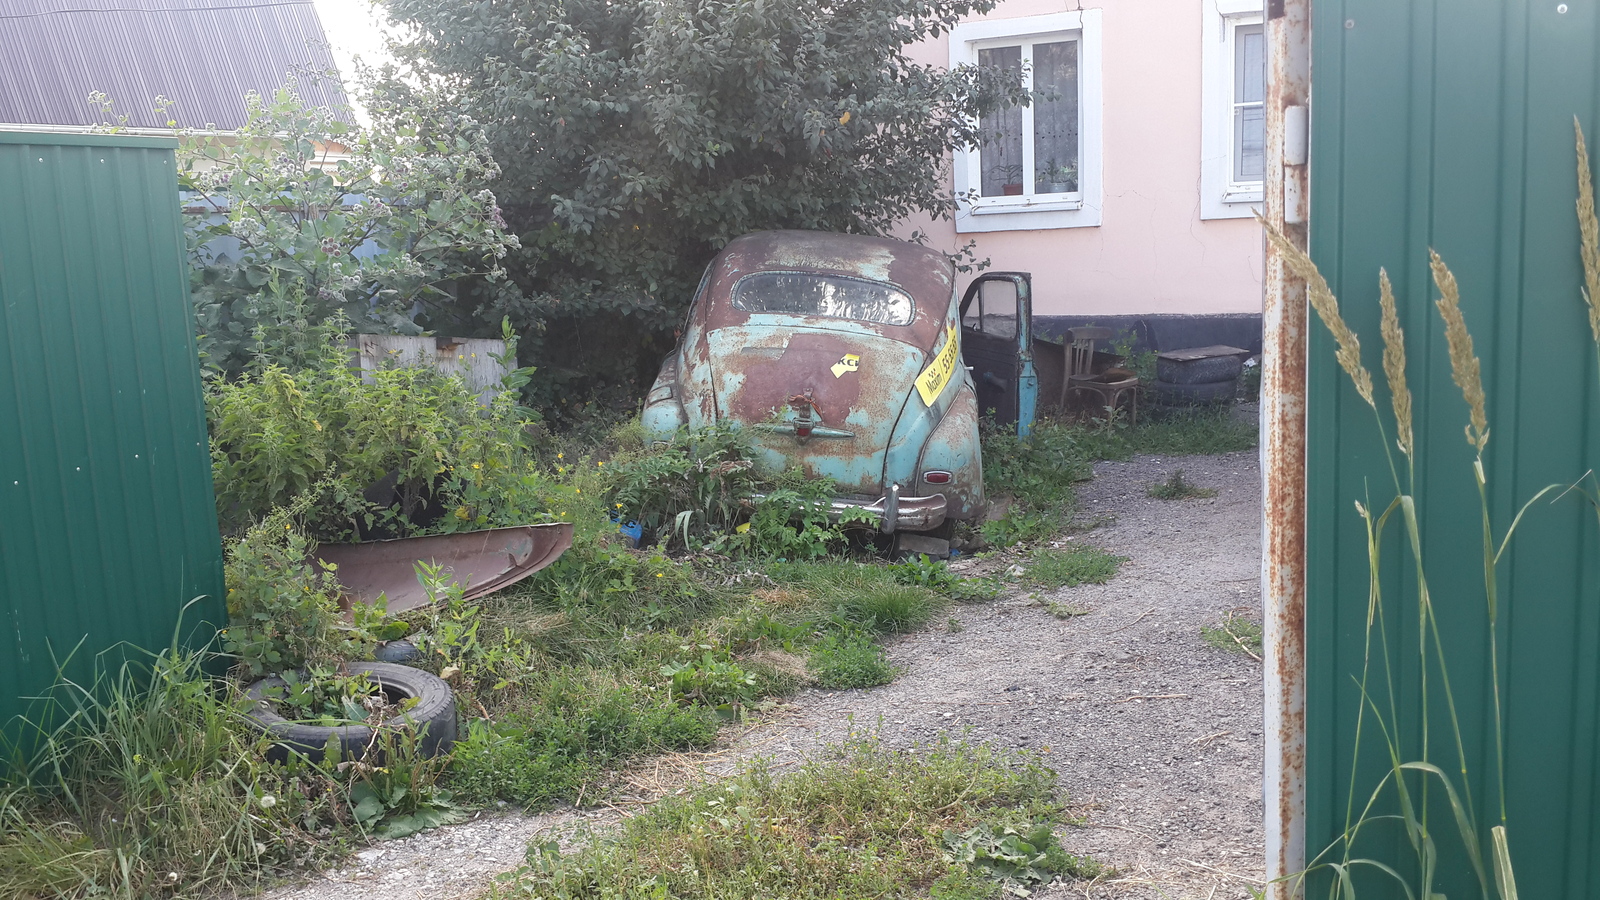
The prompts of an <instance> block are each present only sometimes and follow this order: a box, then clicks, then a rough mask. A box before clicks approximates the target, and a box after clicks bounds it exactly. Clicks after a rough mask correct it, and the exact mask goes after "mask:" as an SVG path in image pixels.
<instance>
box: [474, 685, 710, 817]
mask: <svg viewBox="0 0 1600 900" xmlns="http://www.w3.org/2000/svg"><path fill="white" fill-rule="evenodd" d="M652 688H654V689H652ZM720 724H721V723H720V722H719V721H718V719H717V716H716V714H715V713H714V712H713V711H712V710H710V709H707V708H705V707H703V706H699V707H697V706H681V705H679V704H678V703H675V702H673V701H672V700H671V699H670V698H669V697H668V696H667V693H666V691H665V690H664V689H663V688H662V687H661V686H659V685H641V684H636V683H628V682H625V681H622V680H620V679H618V678H616V677H614V676H612V675H611V674H610V673H606V672H604V671H601V670H594V669H564V670H557V671H555V672H552V673H550V674H547V675H544V676H542V677H540V678H539V679H538V682H537V683H536V684H534V685H531V686H530V687H529V689H528V690H526V691H524V692H523V693H522V694H521V695H520V696H518V697H517V698H516V699H515V700H513V701H512V702H510V703H508V704H506V705H505V706H504V707H503V708H502V709H501V711H500V713H499V715H498V717H497V718H495V719H493V720H482V719H479V720H477V721H474V722H473V723H472V724H471V725H470V726H469V728H468V730H467V734H466V736H465V737H464V738H463V740H462V741H461V742H460V744H458V745H457V747H456V751H455V757H454V759H453V761H452V764H451V770H452V778H451V784H452V786H454V787H455V788H456V790H457V791H459V792H460V793H461V794H462V795H463V798H464V799H466V800H469V801H473V802H478V803H483V802H489V801H493V800H506V801H510V802H515V803H518V804H521V805H523V806H526V807H542V806H546V805H549V804H551V803H554V802H556V801H559V800H566V799H572V798H574V797H576V796H577V794H578V792H579V791H581V790H582V789H583V788H584V787H585V786H586V785H588V784H589V783H591V782H593V781H595V780H596V779H597V778H599V777H600V776H601V775H602V773H603V771H604V769H605V767H606V766H608V765H611V764H613V763H616V762H617V761H619V760H622V759H626V758H628V757H630V756H634V755H636V754H640V753H648V752H661V751H672V750H694V749H703V748H705V747H709V746H710V745H711V744H713V743H714V742H715V741H716V737H717V729H718V727H719V726H720Z"/></svg>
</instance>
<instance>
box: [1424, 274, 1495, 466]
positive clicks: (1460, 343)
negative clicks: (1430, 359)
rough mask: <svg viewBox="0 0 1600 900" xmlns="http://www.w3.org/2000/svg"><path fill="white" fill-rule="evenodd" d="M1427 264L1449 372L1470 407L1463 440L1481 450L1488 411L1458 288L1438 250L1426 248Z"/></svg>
mask: <svg viewBox="0 0 1600 900" xmlns="http://www.w3.org/2000/svg"><path fill="white" fill-rule="evenodd" d="M1428 260H1429V267H1430V268H1431V269H1433V283H1434V284H1436V285H1438V286H1439V299H1438V300H1436V301H1435V302H1434V305H1436V306H1438V307H1439V315H1440V316H1442V317H1443V318H1444V337H1445V340H1446V341H1447V342H1449V344H1450V376H1451V377H1452V378H1454V379H1455V382H1456V387H1459V388H1461V396H1462V397H1463V398H1465V399H1466V401H1467V407H1468V408H1469V409H1470V410H1471V414H1472V417H1471V424H1469V425H1468V426H1467V428H1466V433H1467V443H1469V444H1471V445H1472V446H1473V447H1475V448H1477V451H1478V453H1480V454H1482V453H1483V448H1484V447H1485V446H1486V445H1487V444H1488V443H1489V414H1488V412H1487V410H1486V403H1485V400H1484V396H1483V372H1482V369H1481V367H1480V366H1479V364H1478V357H1477V355H1476V354H1475V353H1474V352H1473V349H1472V334H1471V333H1470V332H1468V331H1467V320H1466V318H1465V317H1464V316H1462V315H1461V288H1460V287H1459V286H1457V285H1456V276H1455V275H1453V274H1451V272H1450V267H1449V266H1446V265H1445V264H1444V260H1443V259H1440V258H1439V254H1438V253H1437V252H1436V251H1434V250H1432V249H1429V250H1428Z"/></svg>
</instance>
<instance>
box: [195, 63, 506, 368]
mask: <svg viewBox="0 0 1600 900" xmlns="http://www.w3.org/2000/svg"><path fill="white" fill-rule="evenodd" d="M365 99H366V103H367V108H368V111H369V112H370V114H371V116H372V118H373V121H374V124H373V125H372V126H370V127H359V126H355V125H352V124H349V123H348V122H347V121H345V119H344V118H342V116H343V115H344V111H341V110H332V109H328V108H323V107H309V106H307V105H305V103H304V102H303V101H302V100H301V98H300V96H299V95H298V94H297V93H296V90H295V85H294V84H293V83H291V84H290V85H288V86H286V87H284V88H281V89H280V90H278V91H277V92H276V93H275V94H274V95H273V96H272V97H271V98H266V97H262V96H260V95H256V94H252V95H250V96H249V97H247V98H246V104H247V107H248V109H249V120H248V122H247V123H246V125H245V126H244V127H243V128H241V129H239V130H238V131H237V132H232V133H227V134H215V133H207V132H190V133H187V134H185V135H184V138H183V141H182V146H181V149H180V153H179V157H180V161H181V167H180V169H181V171H180V173H179V174H180V177H179V184H180V187H181V188H182V189H183V190H185V191H187V192H189V193H188V197H189V199H188V211H189V213H190V214H189V215H188V216H187V217H186V224H187V233H188V240H189V252H190V262H191V273H192V277H191V292H192V297H193V300H194V304H195V316H196V326H197V329H198V332H199V334H200V348H201V351H202V353H203V354H204V355H205V358H206V362H207V364H208V365H209V366H211V367H212V368H214V369H218V370H221V371H223V372H226V373H228V374H238V373H239V372H240V371H242V370H243V369H244V368H245V367H246V365H247V364H248V363H249V362H250V361H251V358H252V356H253V355H255V354H258V353H263V352H265V353H268V354H270V355H272V356H273V357H274V358H273V361H275V362H282V363H288V364H290V365H295V364H298V363H300V362H302V360H300V359H299V358H298V355H297V352H296V348H297V346H298V345H299V344H303V343H306V342H305V341H300V340H298V339H297V335H302V334H304V333H305V332H306V329H307V327H308V325H315V324H317V323H322V322H326V321H329V320H330V319H332V318H333V317H335V316H336V315H337V314H343V317H344V320H345V321H348V322H349V323H351V324H352V325H353V326H354V328H355V329H356V330H358V331H367V332H394V333H401V334H417V333H419V332H420V331H421V330H422V329H423V327H424V326H430V325H438V324H439V323H440V322H441V321H447V320H448V317H449V316H450V315H451V314H453V313H454V312H455V308H456V296H455V292H454V291H453V290H452V287H453V285H454V283H455V282H457V281H459V280H460V279H462V278H465V277H468V276H481V277H483V278H484V279H487V280H488V281H489V282H490V283H492V282H493V281H495V280H496V279H498V278H500V277H501V276H502V275H503V273H504V270H503V269H502V268H501V267H500V265H501V264H500V261H501V259H502V258H503V257H504V256H505V255H506V253H507V252H508V251H510V250H512V249H514V248H516V246H517V239H516V237H515V236H514V235H511V234H509V233H508V232H507V231H506V229H505V222H504V220H503V219H502V218H501V215H500V209H499V206H498V204H497V203H496V200H495V196H494V194H493V193H491V192H490V191H489V189H488V186H487V185H488V184H489V183H490V182H491V181H493V180H494V179H495V177H496V176H497V175H498V174H499V168H498V167H497V166H496V164H495V161H494V159H493V157H492V156H491V155H490V153H489V148H488V145H487V141H486V139H485V137H484V135H483V133H482V131H481V129H479V127H478V125H477V123H476V122H474V121H472V120H471V119H470V118H468V117H466V116H463V115H461V114H460V113H458V112H456V111H455V110H453V109H452V108H451V107H450V106H449V105H448V104H445V103H442V102H440V99H441V98H440V97H439V96H438V95H437V94H428V93H425V92H418V91H410V90H408V91H406V92H405V93H404V95H403V96H402V95H397V94H394V93H392V92H385V91H384V90H382V89H379V90H375V91H372V92H369V94H368V96H367V97H366V98H365ZM316 342H317V339H315V338H313V339H310V343H311V345H313V346H310V347H305V348H300V349H304V350H306V351H307V352H311V353H315V352H316V351H317V349H318V348H317V347H315V346H314V345H315V344H316ZM286 356H287V358H285V357H286Z"/></svg>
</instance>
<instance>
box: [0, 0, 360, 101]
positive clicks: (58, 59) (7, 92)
mask: <svg viewBox="0 0 1600 900" xmlns="http://www.w3.org/2000/svg"><path fill="white" fill-rule="evenodd" d="M336 70H337V66H336V65H335V64H334V61H333V54H332V52H331V51H330V50H329V47H328V42H327V38H326V36H325V35H324V33H323V30H322V22H321V21H320V20H319V19H318V18H317V12H316V9H315V8H314V7H313V6H312V3H311V0H4V2H3V3H0V124H7V125H17V124H23V125H60V126H88V125H96V124H100V123H101V122H103V121H105V119H106V116H105V114H104V113H103V112H102V111H101V110H100V109H99V108H97V107H94V106H92V105H91V104H90V103H89V102H88V96H89V94H90V93H91V92H93V91H101V92H103V93H105V94H106V95H108V96H109V97H110V98H111V99H112V101H113V102H114V104H115V106H114V108H113V109H114V113H115V114H116V115H124V116H127V117H128V123H127V124H128V126H129V127H132V128H164V127H167V122H166V118H165V117H163V116H160V115H158V114H157V113H156V112H155V111H154V109H153V104H152V101H153V100H154V99H155V98H156V97H157V96H161V97H166V98H167V99H169V100H172V101H175V102H174V104H173V106H172V107H171V108H170V111H169V112H170V115H171V116H172V118H174V119H176V120H177V122H178V124H179V125H182V126H186V127H193V128H200V127H204V126H206V125H208V124H209V125H213V126H215V127H217V128H222V129H232V128H237V127H239V126H240V125H243V124H244V122H245V107H244V96H245V93H246V92H248V91H250V90H255V91H257V92H259V93H261V94H263V95H267V96H271V94H272V92H273V91H275V90H277V89H278V88H279V87H281V86H282V85H283V84H284V82H285V81H287V80H288V78H289V77H290V76H296V77H297V78H298V82H299V91H300V94H301V96H302V97H303V98H304V99H305V100H306V102H307V103H309V104H311V105H313V106H330V107H333V108H335V109H339V110H342V111H344V115H345V116H346V117H348V115H349V113H348V110H347V109H346V107H347V101H346V99H345V94H344V90H343V88H341V87H340V86H339V83H338V81H337V79H333V78H327V77H324V74H323V73H328V72H333V71H336Z"/></svg>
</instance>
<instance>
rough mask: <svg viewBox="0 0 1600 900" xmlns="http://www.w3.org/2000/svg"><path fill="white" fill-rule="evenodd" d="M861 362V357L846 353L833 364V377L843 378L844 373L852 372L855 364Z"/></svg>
mask: <svg viewBox="0 0 1600 900" xmlns="http://www.w3.org/2000/svg"><path fill="white" fill-rule="evenodd" d="M859 362H861V357H859V356H857V355H856V354H854V353H846V354H845V355H844V356H843V357H842V358H841V359H840V360H839V361H838V362H836V363H834V364H833V377H835V378H840V377H843V375H844V373H846V372H854V371H855V370H856V364H857V363H859Z"/></svg>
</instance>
